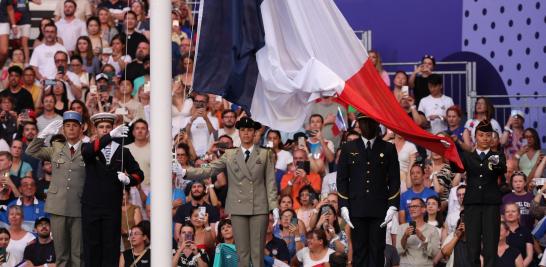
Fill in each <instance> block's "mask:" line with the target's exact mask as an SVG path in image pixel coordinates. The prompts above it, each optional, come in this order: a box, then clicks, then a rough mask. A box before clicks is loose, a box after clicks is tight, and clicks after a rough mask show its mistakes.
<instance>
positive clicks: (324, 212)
mask: <svg viewBox="0 0 546 267" xmlns="http://www.w3.org/2000/svg"><path fill="white" fill-rule="evenodd" d="M315 229H322V230H324V233H325V234H326V239H327V240H328V247H329V248H331V249H332V250H334V251H336V252H339V253H347V252H348V249H349V247H348V243H347V235H346V234H345V231H343V229H342V228H341V226H340V225H339V218H338V216H337V212H336V209H335V208H334V206H332V205H330V204H325V205H322V206H321V207H320V217H319V219H318V222H317V224H316V226H315Z"/></svg>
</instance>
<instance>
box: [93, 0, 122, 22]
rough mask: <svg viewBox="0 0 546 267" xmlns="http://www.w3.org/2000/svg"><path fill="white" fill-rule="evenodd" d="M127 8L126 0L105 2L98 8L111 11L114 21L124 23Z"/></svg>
mask: <svg viewBox="0 0 546 267" xmlns="http://www.w3.org/2000/svg"><path fill="white" fill-rule="evenodd" d="M126 7H127V2H126V1H124V0H104V1H102V2H101V3H100V4H99V5H98V8H105V9H106V10H110V12H111V13H112V16H113V17H114V19H116V20H119V21H123V18H124V17H125V14H126V13H127V12H126V11H125V8H126Z"/></svg>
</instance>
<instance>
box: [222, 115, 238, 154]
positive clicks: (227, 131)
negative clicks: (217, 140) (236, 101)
mask: <svg viewBox="0 0 546 267" xmlns="http://www.w3.org/2000/svg"><path fill="white" fill-rule="evenodd" d="M236 121H237V113H235V111H233V110H231V109H228V110H224V111H223V112H222V125H223V126H224V127H223V128H221V129H220V130H218V136H222V135H227V136H229V137H231V140H233V147H239V146H241V138H239V131H238V130H237V129H235V122H236Z"/></svg>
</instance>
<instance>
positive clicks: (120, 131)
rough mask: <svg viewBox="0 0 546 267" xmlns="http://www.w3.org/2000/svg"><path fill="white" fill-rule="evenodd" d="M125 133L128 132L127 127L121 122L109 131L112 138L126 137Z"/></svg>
mask: <svg viewBox="0 0 546 267" xmlns="http://www.w3.org/2000/svg"><path fill="white" fill-rule="evenodd" d="M127 133H129V127H127V126H126V125H125V124H122V125H120V126H118V127H116V128H114V130H112V131H110V136H111V137H112V138H118V137H127Z"/></svg>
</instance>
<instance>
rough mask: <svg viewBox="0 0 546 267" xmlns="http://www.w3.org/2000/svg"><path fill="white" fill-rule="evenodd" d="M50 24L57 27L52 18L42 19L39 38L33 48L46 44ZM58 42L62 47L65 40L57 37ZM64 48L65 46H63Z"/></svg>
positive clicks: (35, 40)
mask: <svg viewBox="0 0 546 267" xmlns="http://www.w3.org/2000/svg"><path fill="white" fill-rule="evenodd" d="M58 3H61V4H62V3H63V1H59V2H58ZM49 24H53V25H55V23H54V21H53V20H52V19H50V18H42V20H40V27H39V28H38V30H39V33H38V37H36V39H34V43H33V44H32V48H36V47H38V46H39V45H41V44H43V43H44V38H45V27H46V26H47V25H49ZM56 42H57V43H59V44H61V46H62V43H63V40H62V39H61V38H59V37H57V40H56ZM62 47H63V48H64V46H62ZM33 53H34V52H33Z"/></svg>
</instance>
